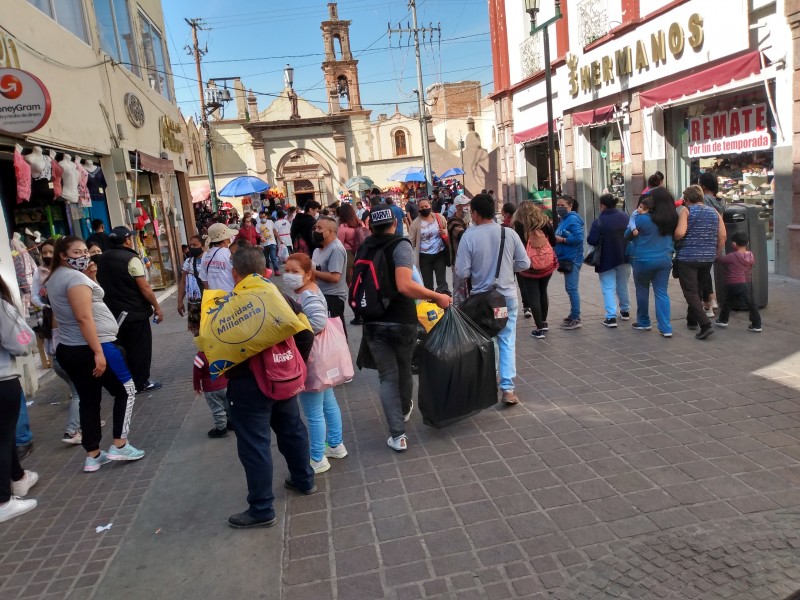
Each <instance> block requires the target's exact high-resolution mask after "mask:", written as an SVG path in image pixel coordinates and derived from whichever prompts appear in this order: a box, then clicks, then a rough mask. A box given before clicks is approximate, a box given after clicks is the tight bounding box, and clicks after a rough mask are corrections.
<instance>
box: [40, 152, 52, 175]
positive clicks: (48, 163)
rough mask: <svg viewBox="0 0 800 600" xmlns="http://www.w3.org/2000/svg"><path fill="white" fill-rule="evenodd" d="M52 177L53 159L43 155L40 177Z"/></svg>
mask: <svg viewBox="0 0 800 600" xmlns="http://www.w3.org/2000/svg"><path fill="white" fill-rule="evenodd" d="M52 178H53V159H52V158H50V157H49V156H47V155H46V154H45V155H44V169H42V176H41V177H40V179H46V180H47V181H50V180H51V179H52Z"/></svg>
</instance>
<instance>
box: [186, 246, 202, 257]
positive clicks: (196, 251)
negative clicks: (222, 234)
mask: <svg viewBox="0 0 800 600" xmlns="http://www.w3.org/2000/svg"><path fill="white" fill-rule="evenodd" d="M201 254H203V249H202V248H189V256H192V257H194V258H197V257H198V256H200V255H201Z"/></svg>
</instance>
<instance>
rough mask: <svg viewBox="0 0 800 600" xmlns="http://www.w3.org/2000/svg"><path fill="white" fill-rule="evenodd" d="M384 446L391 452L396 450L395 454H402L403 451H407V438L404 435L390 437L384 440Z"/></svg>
mask: <svg viewBox="0 0 800 600" xmlns="http://www.w3.org/2000/svg"><path fill="white" fill-rule="evenodd" d="M386 444H387V445H388V446H389V448H391V449H392V450H396V451H397V452H403V451H404V450H408V438H407V437H406V434H405V433H404V434H403V435H400V436H397V437H390V438H389V439H388V440H386Z"/></svg>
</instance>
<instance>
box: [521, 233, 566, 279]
mask: <svg viewBox="0 0 800 600" xmlns="http://www.w3.org/2000/svg"><path fill="white" fill-rule="evenodd" d="M525 252H526V254H527V255H528V258H529V259H530V261H531V267H530V269H528V270H527V271H523V272H522V273H520V275H523V276H524V277H530V278H532V279H541V278H542V277H547V276H548V275H550V274H551V273H553V271H555V270H556V269H557V268H558V258H556V253H555V251H554V250H553V247H552V246H551V245H550V242H549V241H548V239H547V236H546V235H545V234H544V232H543V231H542V230H541V229H536V230H534V231H531V232H530V233H529V234H528V243H527V244H526V246H525Z"/></svg>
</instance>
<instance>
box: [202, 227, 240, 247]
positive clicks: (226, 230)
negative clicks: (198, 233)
mask: <svg viewBox="0 0 800 600" xmlns="http://www.w3.org/2000/svg"><path fill="white" fill-rule="evenodd" d="M237 233H239V232H238V231H236V230H235V229H231V228H230V227H228V226H227V225H225V223H214V224H213V225H212V226H211V227H209V228H208V241H209V243H211V244H213V243H215V242H222V241H224V240H229V239H231V238H232V237H234V236H235V235H236V234H237Z"/></svg>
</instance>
